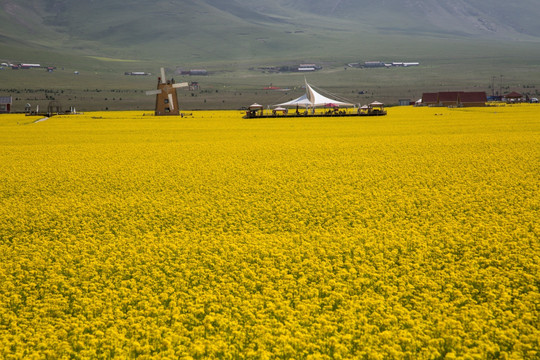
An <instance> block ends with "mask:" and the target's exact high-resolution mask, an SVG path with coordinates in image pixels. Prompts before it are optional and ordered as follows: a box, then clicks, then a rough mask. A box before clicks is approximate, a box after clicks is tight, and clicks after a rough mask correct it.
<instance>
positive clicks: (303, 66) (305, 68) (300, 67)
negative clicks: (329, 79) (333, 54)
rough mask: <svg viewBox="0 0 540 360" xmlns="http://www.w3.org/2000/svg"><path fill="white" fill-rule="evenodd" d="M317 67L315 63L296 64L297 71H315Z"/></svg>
mask: <svg viewBox="0 0 540 360" xmlns="http://www.w3.org/2000/svg"><path fill="white" fill-rule="evenodd" d="M317 70H319V67H318V66H317V65H316V64H300V65H298V71H317Z"/></svg>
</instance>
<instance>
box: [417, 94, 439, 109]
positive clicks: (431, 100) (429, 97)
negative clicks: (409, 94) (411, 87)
mask: <svg viewBox="0 0 540 360" xmlns="http://www.w3.org/2000/svg"><path fill="white" fill-rule="evenodd" d="M421 103H422V105H423V106H438V105H439V93H424V94H423V95H422V102H421Z"/></svg>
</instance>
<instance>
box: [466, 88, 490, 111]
mask: <svg viewBox="0 0 540 360" xmlns="http://www.w3.org/2000/svg"><path fill="white" fill-rule="evenodd" d="M459 103H460V105H461V106H465V107H471V106H474V107H481V106H486V103H487V94H486V92H485V91H476V92H462V93H460V94H459Z"/></svg>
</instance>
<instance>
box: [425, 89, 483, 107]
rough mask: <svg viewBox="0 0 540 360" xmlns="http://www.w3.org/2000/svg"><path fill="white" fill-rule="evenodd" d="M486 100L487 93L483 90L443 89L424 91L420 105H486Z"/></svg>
mask: <svg viewBox="0 0 540 360" xmlns="http://www.w3.org/2000/svg"><path fill="white" fill-rule="evenodd" d="M486 102H487V95H486V93H485V92H483V91H477V92H466V91H443V92H438V93H424V94H423V95H422V105H424V106H448V107H457V106H459V107H461V106H464V107H470V106H486Z"/></svg>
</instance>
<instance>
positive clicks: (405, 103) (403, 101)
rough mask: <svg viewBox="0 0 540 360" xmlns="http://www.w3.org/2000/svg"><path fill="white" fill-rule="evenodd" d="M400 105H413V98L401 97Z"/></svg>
mask: <svg viewBox="0 0 540 360" xmlns="http://www.w3.org/2000/svg"><path fill="white" fill-rule="evenodd" d="M398 103H399V106H409V105H411V99H399V100H398Z"/></svg>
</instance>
